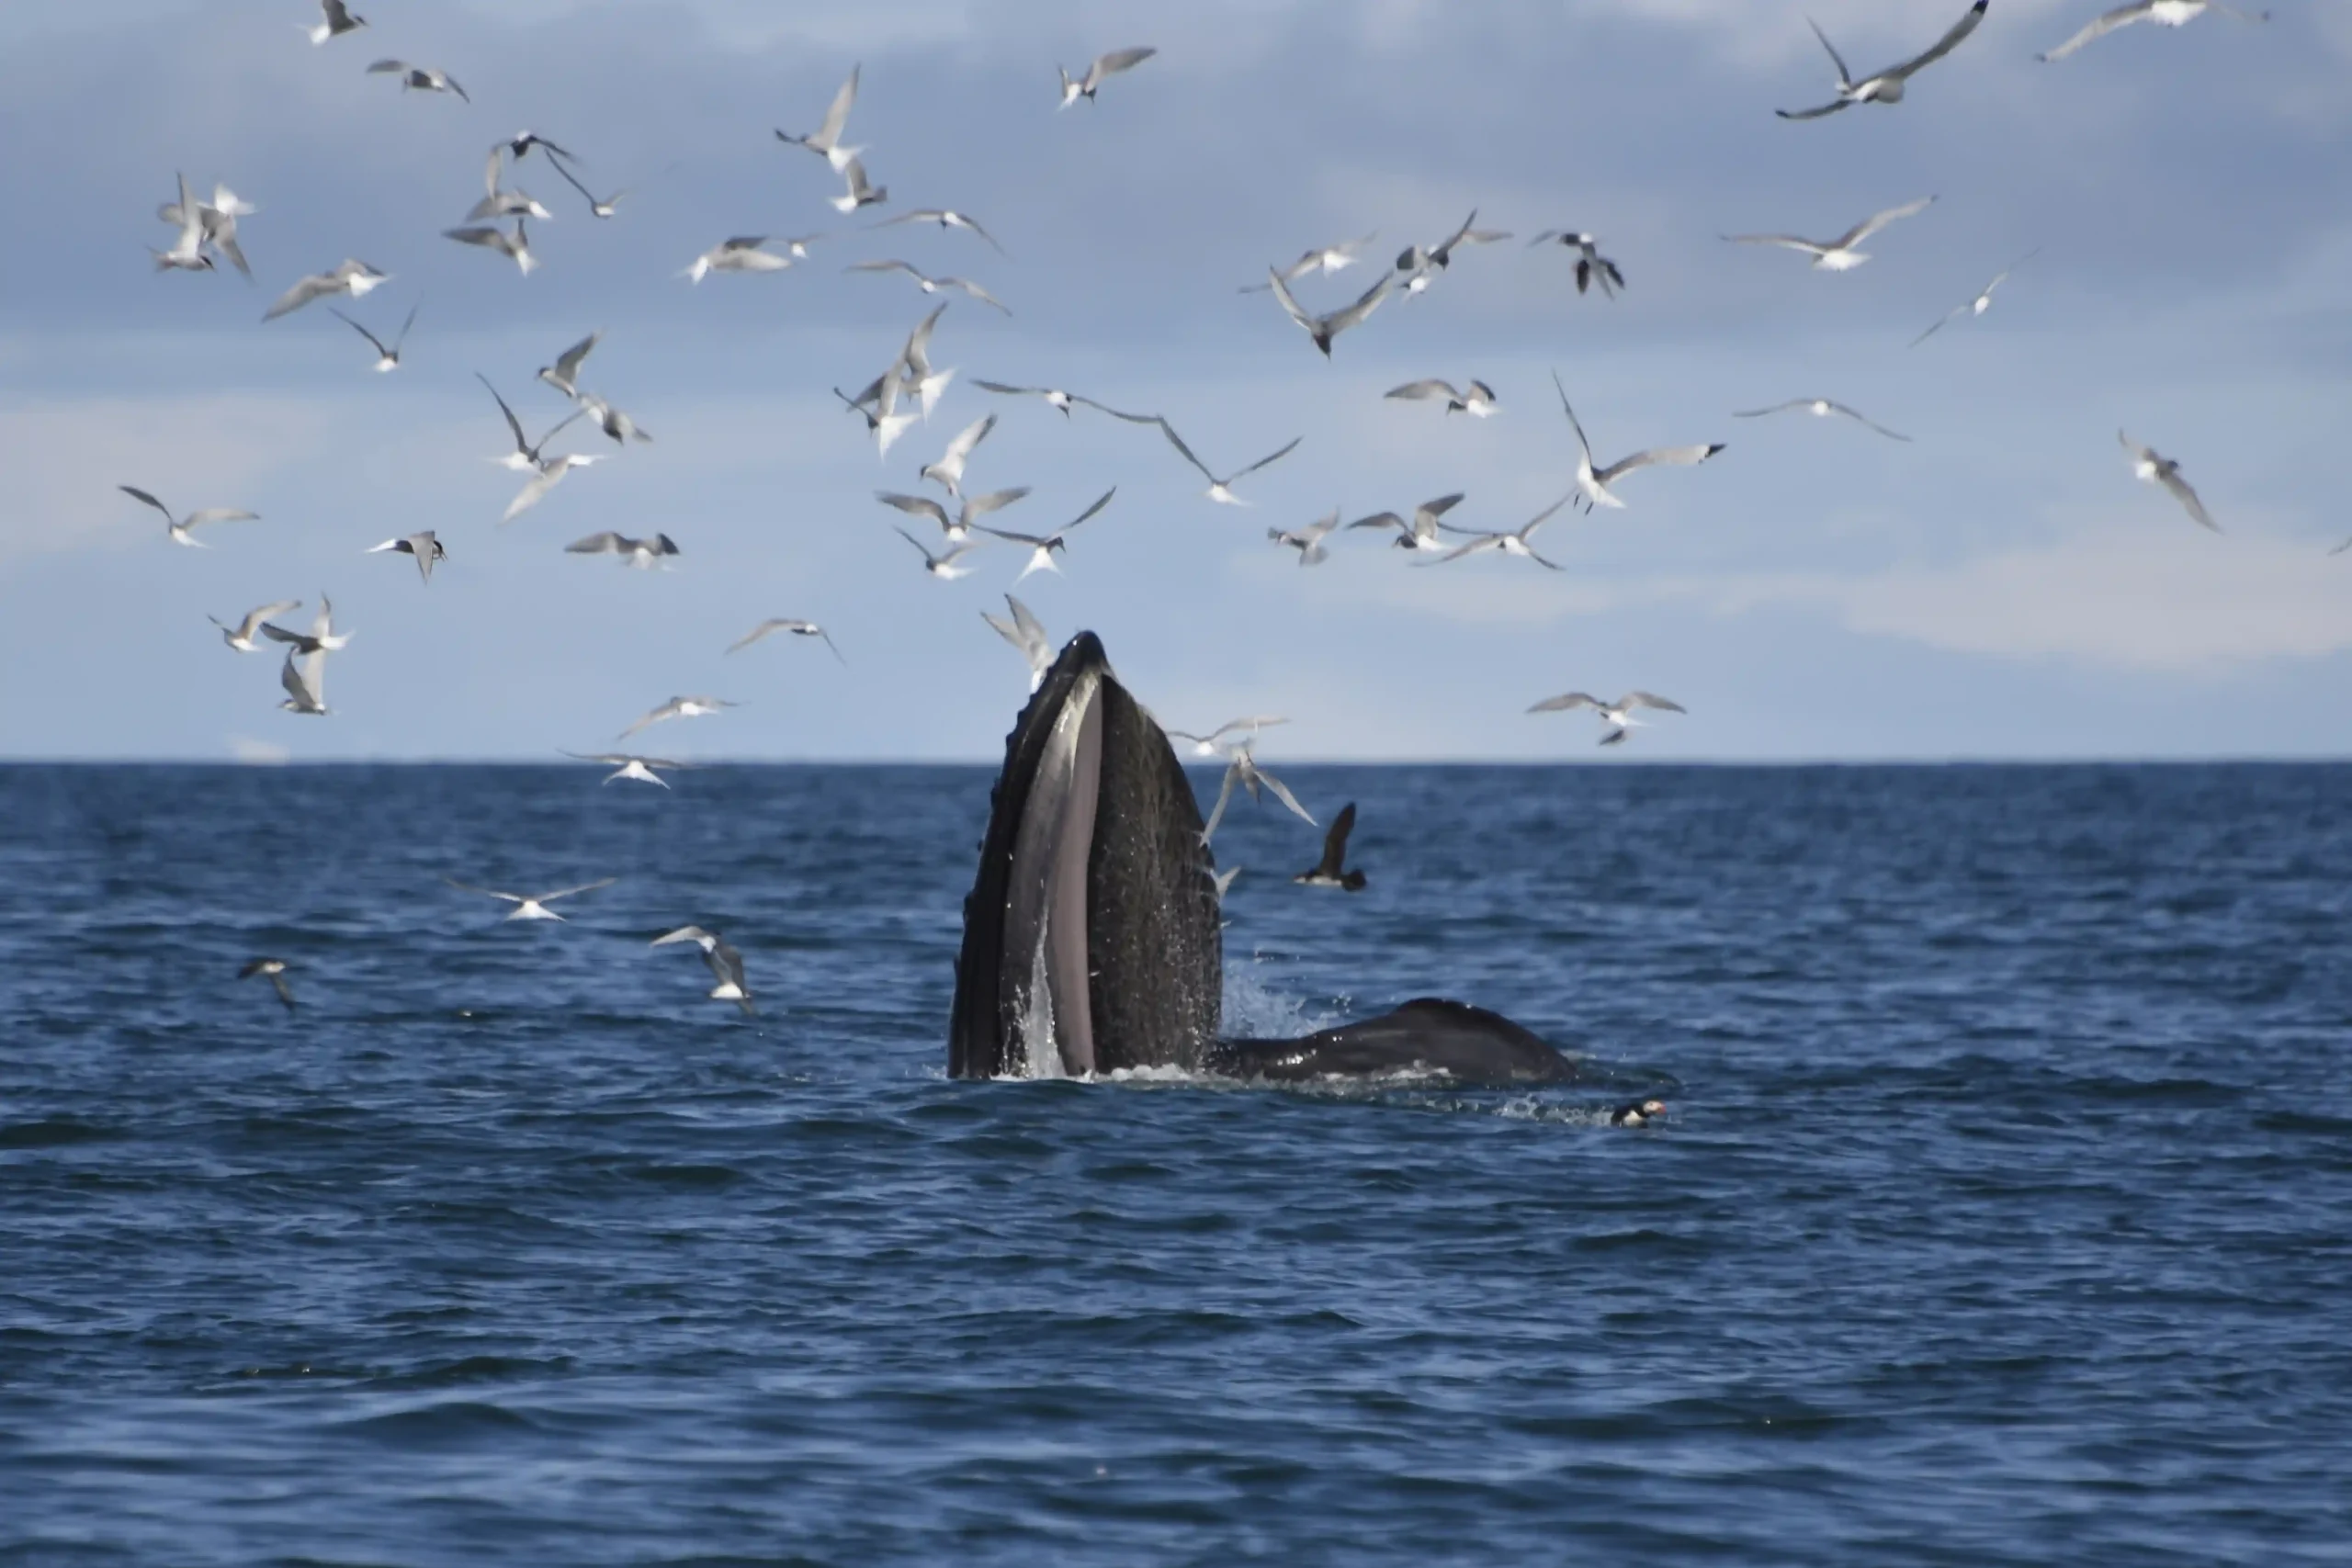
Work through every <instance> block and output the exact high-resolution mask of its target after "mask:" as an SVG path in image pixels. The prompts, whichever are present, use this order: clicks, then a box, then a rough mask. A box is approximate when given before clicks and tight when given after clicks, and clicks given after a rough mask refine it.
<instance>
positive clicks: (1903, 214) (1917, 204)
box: [1724, 196, 1936, 272]
mask: <svg viewBox="0 0 2352 1568" xmlns="http://www.w3.org/2000/svg"><path fill="white" fill-rule="evenodd" d="M1935 199H1936V198H1935V197H1932V196H1923V197H1920V198H1919V199H1918V200H1917V201H1906V202H1905V203H1904V204H1903V205H1902V206H1900V207H1890V208H1888V209H1886V210H1885V211H1884V212H1876V213H1872V214H1871V216H1870V217H1868V218H1865V219H1863V220H1861V221H1860V223H1857V224H1855V225H1854V226H1853V227H1852V228H1850V229H1849V230H1847V231H1845V232H1844V233H1842V234H1840V235H1838V237H1837V238H1836V239H1834V240H1804V239H1800V238H1798V237H1797V236H1796V235H1794V234H1725V235H1724V239H1725V240H1726V241H1728V242H1729V243H1732V244H1735V245H1780V246H1781V247H1783V248H1785V249H1787V250H1792V251H1803V252H1804V253H1805V254H1808V255H1810V256H1812V257H1813V266H1814V270H1815V272H1851V271H1853V270H1854V268H1856V267H1858V266H1860V265H1862V264H1863V263H1864V262H1866V261H1868V260H1870V259H1871V258H1870V256H1869V254H1867V253H1866V252H1862V251H1858V250H1856V249H1854V247H1855V246H1856V245H1859V244H1860V243H1862V242H1863V241H1864V240H1867V239H1869V238H1870V237H1871V235H1872V234H1875V233H1877V232H1878V231H1880V230H1881V229H1883V228H1885V227H1886V226H1887V225H1888V224H1890V223H1892V222H1894V220H1896V219H1898V218H1909V217H1911V216H1912V215H1913V214H1915V213H1919V212H1925V211H1926V210H1927V209H1928V206H1929V204H1930V203H1932V202H1933V201H1934V200H1935Z"/></svg>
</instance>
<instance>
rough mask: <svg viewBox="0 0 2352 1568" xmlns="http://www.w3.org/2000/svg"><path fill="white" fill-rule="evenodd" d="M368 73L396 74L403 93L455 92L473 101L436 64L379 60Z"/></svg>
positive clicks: (380, 74)
mask: <svg viewBox="0 0 2352 1568" xmlns="http://www.w3.org/2000/svg"><path fill="white" fill-rule="evenodd" d="M368 75H370V76H398V77H399V78H400V79H401V92H403V93H407V92H418V93H455V94H456V95H458V97H460V98H464V99H465V101H466V102H468V103H472V102H473V99H472V98H471V97H469V96H467V93H466V90H465V89H464V88H463V87H460V86H459V85H458V81H457V78H456V77H454V76H452V75H450V74H449V73H447V71H444V70H442V69H440V68H439V67H438V66H433V65H411V64H410V63H409V62H407V61H405V60H379V61H378V62H376V63H374V64H373V65H370V66H369V67H368Z"/></svg>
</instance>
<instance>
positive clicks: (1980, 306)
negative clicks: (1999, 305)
mask: <svg viewBox="0 0 2352 1568" xmlns="http://www.w3.org/2000/svg"><path fill="white" fill-rule="evenodd" d="M2040 254H2041V247H2040V246H2039V245H2037V246H2035V247H2034V248H2033V249H2032V250H2030V251H2028V252H2027V253H2026V254H2024V255H2022V256H2019V257H2018V259H2017V260H2016V261H2014V262H2012V263H2010V264H2009V265H2008V266H2007V267H2005V268H2004V269H2002V272H2001V275H2000V276H1998V277H1996V278H1995V279H1993V281H1992V282H1990V283H1988V284H1986V285H1985V288H1984V290H1983V291H1982V292H1981V293H1979V294H1978V295H1977V296H1976V298H1975V299H1971V300H1970V301H1969V302H1968V303H1967V304H1965V305H1955V306H1953V307H1952V308H1951V310H1946V311H1945V312H1944V314H1943V319H1942V320H1941V321H1938V322H1937V323H1936V324H1935V325H1934V326H1932V327H1929V328H1928V330H1927V331H1926V332H1923V333H1920V334H1919V335H1918V336H1917V337H1915V338H1913V339H1912V340H1911V346H1912V347H1913V348H1917V347H1918V346H1919V345H1920V344H1923V343H1925V342H1927V341H1928V339H1929V338H1931V337H1933V336H1935V335H1936V334H1937V333H1939V332H1941V331H1943V330H1944V328H1945V327H1946V326H1948V325H1949V324H1951V322H1952V321H1954V320H1956V319H1957V318H1959V317H1962V316H1968V317H1971V318H1973V317H1977V316H1981V315H1983V314H1984V313H1985V311H1987V310H1991V309H1992V308H1993V290H1995V289H1996V288H1999V287H2001V285H2002V284H2004V283H2007V281H2008V280H2009V274H2010V273H2012V272H2015V271H2016V270H2017V269H2018V267H2021V266H2023V265H2025V264H2026V263H2028V262H2030V261H2031V260H2032V259H2033V258H2034V257H2036V256H2038V255H2040Z"/></svg>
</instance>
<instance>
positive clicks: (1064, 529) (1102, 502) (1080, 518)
mask: <svg viewBox="0 0 2352 1568" xmlns="http://www.w3.org/2000/svg"><path fill="white" fill-rule="evenodd" d="M1118 493H1119V487H1118V486H1117V485H1113V486H1112V487H1111V488H1110V489H1109V490H1106V491H1103V493H1102V494H1101V495H1099V496H1096V497H1095V498H1094V504H1093V505H1091V506H1090V507H1088V508H1087V509H1086V510H1085V511H1083V512H1081V513H1079V514H1078V515H1077V516H1076V517H1073V518H1071V519H1070V520H1069V522H1067V523H1065V524H1063V525H1061V526H1060V527H1058V528H1057V529H1055V530H1054V537H1055V538H1057V539H1058V538H1060V537H1061V536H1063V535H1064V534H1067V533H1069V531H1070V530H1071V529H1072V528H1075V527H1077V526H1078V525H1080V523H1083V522H1086V521H1087V520H1088V519H1090V518H1091V517H1092V516H1093V515H1094V514H1095V513H1098V512H1100V511H1102V510H1103V508H1104V507H1106V506H1108V505H1110V504H1111V498H1112V497H1113V496H1114V495H1116V494H1118Z"/></svg>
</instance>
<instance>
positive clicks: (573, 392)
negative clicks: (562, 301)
mask: <svg viewBox="0 0 2352 1568" xmlns="http://www.w3.org/2000/svg"><path fill="white" fill-rule="evenodd" d="M604 341H605V334H604V333H602V332H593V333H589V334H588V335H587V336H586V337H583V338H582V339H581V340H580V341H579V342H578V343H575V344H572V345H571V347H570V348H567V349H565V350H564V351H563V352H562V353H561V354H559V355H556V356H555V363H554V364H553V365H542V366H540V367H539V379H540V380H542V381H545V382H546V383H547V384H548V386H550V387H553V388H554V389H556V390H557V391H559V392H561V393H562V394H563V395H564V396H565V397H567V398H574V399H576V398H578V397H579V396H580V367H582V365H584V364H586V363H587V362H588V356H589V355H591V354H594V352H595V351H596V345H597V344H600V343H602V342H604ZM474 374H475V375H477V376H481V372H480V371H476V372H474ZM482 385H483V386H485V387H487V386H489V385H490V381H489V378H486V377H485V378H483V379H482ZM491 395H492V397H496V396H497V393H496V392H494V391H493V392H492V394H491ZM498 406H499V407H501V408H504V407H505V406H506V404H505V402H504V401H503V400H501V401H500V403H499V405H498ZM513 417H514V416H513V415H511V414H510V415H509V416H508V419H509V421H510V422H511V421H512V419H513Z"/></svg>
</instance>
